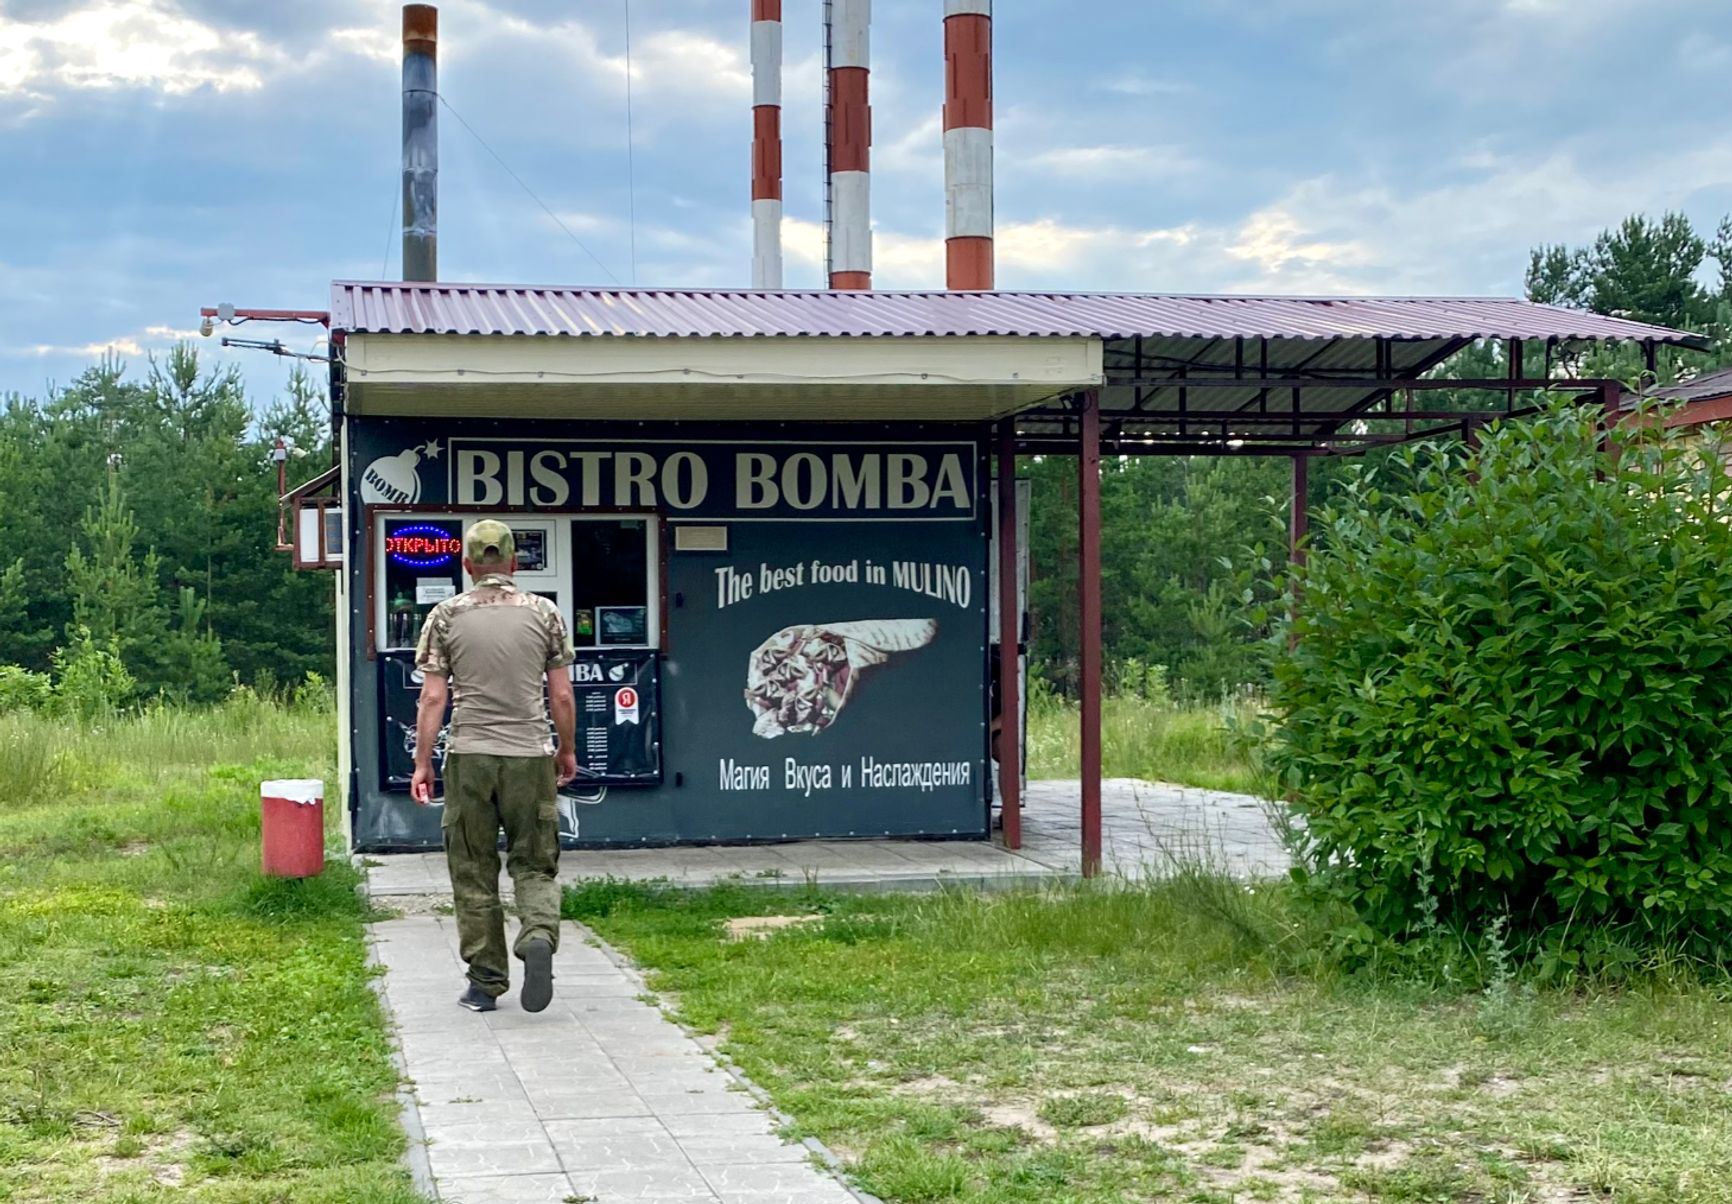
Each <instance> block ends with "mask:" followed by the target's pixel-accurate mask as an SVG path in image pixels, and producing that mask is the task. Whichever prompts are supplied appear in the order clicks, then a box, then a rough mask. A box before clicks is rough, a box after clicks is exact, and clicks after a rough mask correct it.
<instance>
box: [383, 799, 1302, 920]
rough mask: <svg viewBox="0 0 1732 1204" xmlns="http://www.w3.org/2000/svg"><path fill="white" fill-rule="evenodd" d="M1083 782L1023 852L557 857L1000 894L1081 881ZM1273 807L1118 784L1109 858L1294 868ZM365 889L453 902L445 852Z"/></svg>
mask: <svg viewBox="0 0 1732 1204" xmlns="http://www.w3.org/2000/svg"><path fill="white" fill-rule="evenodd" d="M1079 798H1080V795H1079V788H1078V785H1077V783H1076V782H1074V781H1073V782H1032V783H1030V784H1029V790H1028V799H1027V803H1026V806H1025V808H1024V813H1023V847H1022V848H1021V849H1020V850H1018V851H1015V852H1013V851H1011V850H1010V849H1007V848H1005V847H1004V846H1003V843H1002V839H1001V838H997V839H994V840H992V841H990V842H987V841H919V840H807V841H799V842H797V843H794V844H779V845H754V846H745V847H728V848H717V847H698V848H670V849H595V850H584V851H581V852H570V851H568V852H565V853H562V854H561V855H560V861H559V878H560V881H561V882H566V883H572V882H582V881H585V880H593V879H601V878H617V879H626V880H632V881H656V880H666V881H668V882H672V883H675V884H677V885H680V886H706V885H711V884H714V883H717V882H722V881H739V882H742V883H745V884H749V885H753V886H769V887H775V886H782V887H789V886H804V885H806V884H807V883H808V882H813V881H815V882H817V883H819V884H820V885H824V886H830V887H836V888H838V889H853V890H860V889H876V890H930V889H931V888H932V887H933V886H936V885H940V884H950V885H976V886H988V887H992V886H1003V885H1006V884H1014V883H1018V882H1037V881H1042V880H1052V879H1065V878H1074V877H1076V876H1077V875H1078V874H1079V873H1080V871H1081V868H1082V842H1081V830H1080V822H1081V821H1080V819H1079V811H1080V802H1079ZM1263 808H1264V804H1262V803H1261V802H1260V801H1259V800H1257V799H1254V798H1251V797H1250V796H1248V795H1243V794H1227V793H1224V792H1222V791H1219V790H1197V789H1192V788H1190V787H1184V786H1166V785H1159V784H1156V783H1151V782H1139V781H1134V780H1131V779H1128V778H1117V779H1111V780H1109V781H1107V782H1106V783H1105V785H1104V786H1103V788H1102V791H1101V836H1102V860H1103V862H1104V863H1105V867H1106V869H1107V870H1108V871H1109V872H1111V873H1115V874H1119V875H1122V876H1124V877H1129V878H1141V877H1146V876H1150V875H1154V876H1159V875H1160V873H1161V872H1162V871H1163V870H1166V869H1167V868H1169V867H1170V866H1171V864H1172V862H1173V861H1174V860H1178V861H1181V862H1189V861H1199V860H1201V861H1206V862H1207V863H1208V864H1211V865H1215V866H1218V867H1219V868H1221V869H1224V870H1226V871H1227V872H1229V873H1231V874H1233V875H1234V876H1236V877H1241V878H1256V877H1271V876H1274V875H1279V874H1283V873H1285V872H1286V870H1287V855H1286V852H1285V851H1284V850H1283V848H1282V847H1281V842H1280V841H1279V840H1278V839H1277V838H1276V836H1275V833H1274V832H1273V831H1272V830H1271V828H1270V826H1269V821H1268V819H1267V818H1266V816H1265V814H1264V809H1263ZM373 860H374V861H376V862H377V863H378V864H375V865H373V866H371V867H370V868H369V870H368V872H367V878H368V889H369V890H370V891H371V892H372V893H373V894H374V895H375V896H379V897H382V898H390V897H401V896H417V895H421V896H430V897H435V898H448V897H449V895H450V890H451V884H450V879H449V878H448V877H447V876H446V872H445V855H444V854H443V853H418V854H405V855H398V856H390V857H379V858H374V859H373Z"/></svg>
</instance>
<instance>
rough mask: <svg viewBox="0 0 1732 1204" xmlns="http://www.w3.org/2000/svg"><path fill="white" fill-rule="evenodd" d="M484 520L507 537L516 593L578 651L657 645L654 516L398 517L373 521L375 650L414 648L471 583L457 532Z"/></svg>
mask: <svg viewBox="0 0 1732 1204" xmlns="http://www.w3.org/2000/svg"><path fill="white" fill-rule="evenodd" d="M486 518H496V519H498V520H499V521H500V522H503V523H505V524H506V525H507V526H509V527H510V528H511V530H512V534H513V535H514V536H515V537H516V543H517V577H516V581H517V585H518V588H519V589H523V590H528V591H531V592H533V593H537V594H540V595H542V596H543V597H545V598H548V599H549V600H550V601H552V602H553V603H554V605H556V606H557V607H559V612H560V614H561V616H562V617H563V618H564V619H565V622H566V627H567V630H569V631H570V632H571V637H572V643H573V644H574V645H575V646H576V647H577V648H578V649H580V650H581V649H584V648H656V647H659V646H660V643H661V639H660V634H661V614H662V601H661V590H662V581H661V555H660V538H661V522H660V519H659V518H658V517H657V516H656V515H653V514H561V515H546V514H534V515H530V514H521V513H506V514H487V513H481V512H476V513H449V512H447V513H430V512H406V511H397V512H377V513H375V514H374V515H373V523H372V525H373V557H372V564H371V566H370V568H371V576H372V592H373V600H372V603H373V604H372V620H373V622H372V626H373V631H372V636H373V639H372V643H373V647H374V648H375V649H376V650H378V651H392V650H399V649H412V648H414V647H415V644H416V642H417V641H418V640H419V639H420V636H421V628H422V627H423V626H424V625H425V623H426V621H427V615H428V613H429V612H431V611H432V609H433V607H434V606H436V605H438V604H439V603H440V602H442V601H444V600H445V599H446V598H449V597H452V596H454V595H455V594H457V593H459V592H461V591H462V590H465V589H468V588H469V587H470V586H471V585H472V584H473V582H471V581H470V580H469V578H468V576H467V575H466V574H465V573H464V571H463V533H464V532H465V531H467V530H468V529H469V528H470V527H471V526H472V525H474V524H475V523H478V522H480V521H481V520H483V519H486Z"/></svg>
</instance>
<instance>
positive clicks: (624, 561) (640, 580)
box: [569, 518, 654, 647]
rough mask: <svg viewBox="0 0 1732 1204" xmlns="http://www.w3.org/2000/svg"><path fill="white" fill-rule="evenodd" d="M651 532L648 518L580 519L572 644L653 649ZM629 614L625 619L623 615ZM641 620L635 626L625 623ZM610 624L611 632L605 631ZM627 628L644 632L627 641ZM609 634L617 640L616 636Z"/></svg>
mask: <svg viewBox="0 0 1732 1204" xmlns="http://www.w3.org/2000/svg"><path fill="white" fill-rule="evenodd" d="M649 534H650V526H649V522H648V520H646V519H642V518H575V519H573V520H572V523H571V568H570V574H571V575H570V577H569V580H570V582H571V600H572V633H571V634H572V640H573V642H575V643H576V644H577V645H579V646H580V647H582V646H584V645H589V646H594V645H597V644H609V643H613V644H617V643H623V642H631V643H638V644H647V643H653V642H654V641H653V640H652V639H651V638H650V635H649V632H648V630H647V628H648V622H649V619H648V616H649V613H650V580H651V573H650V562H649V557H650V539H649ZM622 611H623V613H622ZM639 614H641V616H642V619H641V620H640V621H637V622H636V623H635V624H634V623H630V622H628V623H626V624H624V625H623V626H622V625H621V623H620V619H622V618H631V617H633V616H634V615H639ZM604 622H605V624H606V626H607V629H608V630H607V631H604V630H603V625H604ZM626 628H635V629H638V630H642V631H643V633H644V634H643V635H642V637H641V638H638V639H634V640H630V641H627V640H623V639H622V638H621V634H622V633H626V634H629V632H626ZM609 632H611V633H612V634H611V635H610V634H609Z"/></svg>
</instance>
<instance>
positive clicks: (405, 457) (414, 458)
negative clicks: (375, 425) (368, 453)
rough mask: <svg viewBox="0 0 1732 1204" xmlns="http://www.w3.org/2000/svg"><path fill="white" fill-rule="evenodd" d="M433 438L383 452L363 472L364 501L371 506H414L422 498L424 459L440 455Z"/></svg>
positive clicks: (362, 499) (434, 458) (362, 491)
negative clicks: (394, 452)
mask: <svg viewBox="0 0 1732 1204" xmlns="http://www.w3.org/2000/svg"><path fill="white" fill-rule="evenodd" d="M439 451H440V448H439V442H438V440H431V441H429V442H427V443H423V444H421V445H420V446H419V447H411V448H409V449H408V450H406V451H401V452H398V453H397V454H396V455H394V456H380V457H379V458H378V459H377V460H374V461H373V462H372V463H371V464H369V465H367V469H366V471H365V472H363V473H362V474H361V501H362V502H363V503H365V504H366V505H369V506H413V505H414V504H415V503H416V502H418V501H420V500H421V460H422V457H426V458H427V459H429V460H437V459H438V458H439Z"/></svg>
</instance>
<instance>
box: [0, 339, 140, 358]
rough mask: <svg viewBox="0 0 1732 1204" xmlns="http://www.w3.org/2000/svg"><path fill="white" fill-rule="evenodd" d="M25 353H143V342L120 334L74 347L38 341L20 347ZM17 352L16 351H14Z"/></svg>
mask: <svg viewBox="0 0 1732 1204" xmlns="http://www.w3.org/2000/svg"><path fill="white" fill-rule="evenodd" d="M21 350H22V351H23V352H24V353H25V354H28V355H34V356H38V357H47V356H51V355H70V356H77V357H78V358H79V359H86V360H93V359H100V358H102V357H103V356H105V355H109V354H113V355H143V354H144V344H142V343H140V342H139V341H138V340H137V339H135V338H131V337H129V336H126V335H122V336H121V337H119V338H115V339H104V340H102V341H101V342H96V343H82V344H79V345H78V346H75V347H68V346H60V345H57V344H53V343H38V344H36V345H35V346H34V347H27V348H23V349H21ZM14 354H17V352H14Z"/></svg>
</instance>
